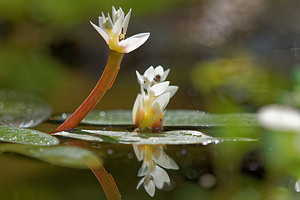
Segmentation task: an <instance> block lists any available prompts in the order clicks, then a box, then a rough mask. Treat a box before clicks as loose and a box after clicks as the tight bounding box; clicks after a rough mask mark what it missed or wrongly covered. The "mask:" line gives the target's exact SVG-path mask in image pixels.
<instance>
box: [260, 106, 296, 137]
mask: <svg viewBox="0 0 300 200" xmlns="http://www.w3.org/2000/svg"><path fill="white" fill-rule="evenodd" d="M258 120H259V122H260V124H261V125H262V126H263V127H265V128H267V129H271V130H276V131H295V132H299V131H300V112H299V111H298V110H297V109H295V108H291V107H287V106H283V105H268V106H265V107H262V108H261V109H260V110H259V112H258Z"/></svg>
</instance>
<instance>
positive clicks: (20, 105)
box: [0, 89, 51, 127]
mask: <svg viewBox="0 0 300 200" xmlns="http://www.w3.org/2000/svg"><path fill="white" fill-rule="evenodd" d="M50 115H51V109H50V106H48V105H47V104H45V103H44V102H43V101H41V100H40V99H39V98H37V97H35V96H33V95H30V94H25V93H23V92H20V91H15V90H8V89H1V90H0V125H10V126H17V127H33V126H36V125H38V124H39V123H41V122H42V121H44V120H45V119H47V118H48V117H50Z"/></svg>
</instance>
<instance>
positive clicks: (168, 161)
mask: <svg viewBox="0 0 300 200" xmlns="http://www.w3.org/2000/svg"><path fill="white" fill-rule="evenodd" d="M165 147H166V146H165V145H135V144H133V149H134V152H135V155H136V157H137V159H138V161H142V160H143V164H142V167H141V168H140V170H139V171H138V177H143V178H142V179H141V180H140V181H139V183H138V185H137V187H136V189H138V188H139V187H140V186H141V185H142V184H143V185H144V188H145V190H146V191H147V193H148V194H149V195H150V196H151V197H153V196H154V194H155V187H157V188H158V189H162V188H163V186H164V185H165V184H170V177H169V175H168V174H167V172H166V171H165V170H164V169H163V168H165V169H174V170H177V169H179V167H178V165H177V164H176V163H175V162H174V160H173V159H172V158H171V157H169V156H168V155H167V154H166V153H165V151H164V150H165Z"/></svg>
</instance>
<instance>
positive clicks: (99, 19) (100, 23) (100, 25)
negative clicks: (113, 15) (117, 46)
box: [98, 16, 104, 29]
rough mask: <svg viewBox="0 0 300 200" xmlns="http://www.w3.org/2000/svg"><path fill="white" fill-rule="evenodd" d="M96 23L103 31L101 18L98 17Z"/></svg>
mask: <svg viewBox="0 0 300 200" xmlns="http://www.w3.org/2000/svg"><path fill="white" fill-rule="evenodd" d="M98 21H99V27H100V28H101V29H104V28H103V26H102V17H100V16H99V17H98Z"/></svg>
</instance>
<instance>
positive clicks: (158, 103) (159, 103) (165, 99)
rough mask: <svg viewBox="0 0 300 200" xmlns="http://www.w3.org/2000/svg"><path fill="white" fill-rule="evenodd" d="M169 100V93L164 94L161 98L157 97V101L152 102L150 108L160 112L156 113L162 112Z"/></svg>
mask: <svg viewBox="0 0 300 200" xmlns="http://www.w3.org/2000/svg"><path fill="white" fill-rule="evenodd" d="M169 99H170V93H169V92H167V93H164V94H162V95H161V96H159V97H158V98H157V99H155V100H154V102H153V103H152V105H151V107H152V108H153V109H155V108H157V107H159V108H160V110H159V111H158V112H162V111H163V110H164V109H165V108H166V106H167V105H168V103H169ZM156 111H157V110H156Z"/></svg>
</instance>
